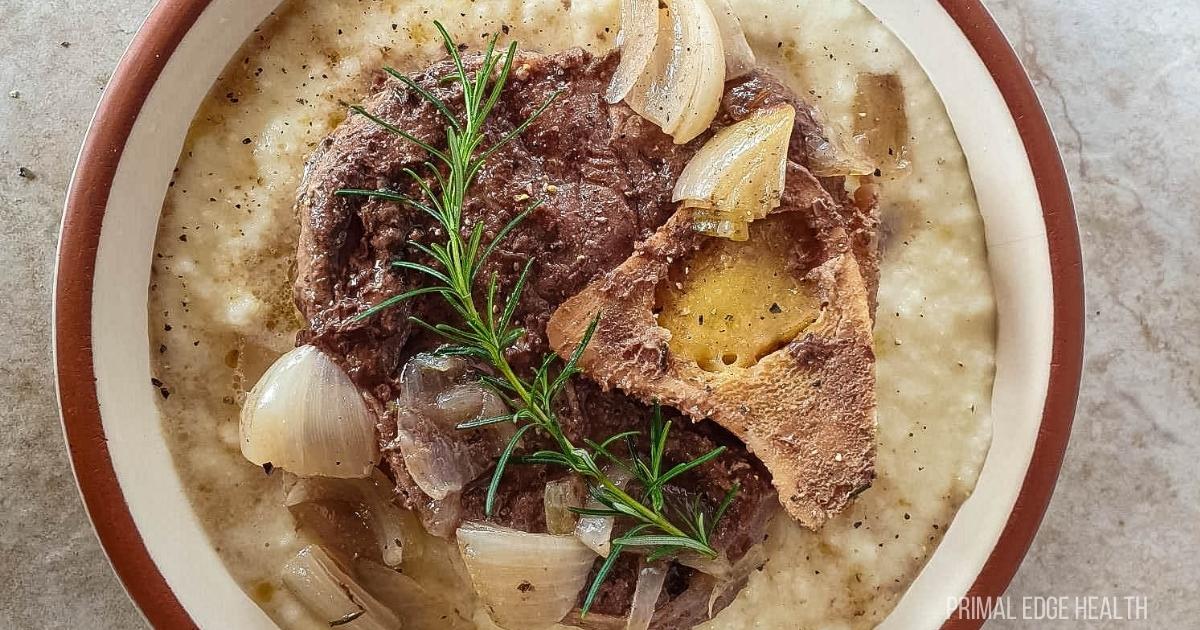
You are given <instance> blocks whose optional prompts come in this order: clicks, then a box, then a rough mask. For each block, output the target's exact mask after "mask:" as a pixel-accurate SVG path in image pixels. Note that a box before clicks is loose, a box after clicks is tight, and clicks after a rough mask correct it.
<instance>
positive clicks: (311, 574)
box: [283, 545, 401, 630]
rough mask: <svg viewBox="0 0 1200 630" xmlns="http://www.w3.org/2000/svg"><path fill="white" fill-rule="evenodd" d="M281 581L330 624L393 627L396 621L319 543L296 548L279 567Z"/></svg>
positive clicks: (378, 629) (356, 629)
mask: <svg viewBox="0 0 1200 630" xmlns="http://www.w3.org/2000/svg"><path fill="white" fill-rule="evenodd" d="M283 584H284V586H286V587H287V588H288V590H289V591H291V592H292V593H293V594H294V595H295V596H296V598H297V599H299V600H300V601H301V602H302V603H303V604H304V605H305V607H307V608H308V609H309V610H311V611H312V613H313V614H314V615H316V616H317V617H318V618H320V619H322V620H323V621H326V622H328V623H329V625H330V626H337V627H339V628H349V629H350V630H395V629H396V628H399V627H401V626H400V620H399V619H398V618H397V617H396V615H395V614H394V613H393V612H392V611H391V610H390V609H389V608H388V607H387V606H384V605H383V604H382V603H380V602H379V600H377V599H375V597H373V596H372V595H371V594H370V593H368V592H367V591H366V589H364V588H363V587H362V586H360V585H359V584H358V583H356V582H355V581H354V579H353V578H352V577H351V576H350V574H349V573H348V572H347V571H346V569H344V568H343V567H342V566H341V565H339V564H338V562H337V561H336V560H335V559H334V558H333V556H331V555H330V554H329V552H327V551H325V549H324V548H322V547H320V546H319V545H309V546H308V547H305V548H304V549H301V550H300V553H298V554H296V557H294V558H292V559H291V560H289V561H288V562H287V564H285V565H284V567H283Z"/></svg>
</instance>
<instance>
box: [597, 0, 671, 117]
mask: <svg viewBox="0 0 1200 630" xmlns="http://www.w3.org/2000/svg"><path fill="white" fill-rule="evenodd" d="M657 42H658V0H621V31H620V32H619V33H617V47H618V48H620V49H621V61H620V63H618V64H617V70H616V72H614V73H613V77H612V80H611V81H610V82H609V84H608V90H607V91H606V92H605V93H604V100H606V101H608V102H609V103H618V102H620V101H621V99H623V98H625V97H626V96H627V95H628V94H629V91H630V90H632V89H633V86H634V84H635V83H637V81H638V77H640V76H641V75H642V71H643V70H645V69H646V65H647V64H648V63H650V57H651V55H653V54H654V45H655V44H656V43H657Z"/></svg>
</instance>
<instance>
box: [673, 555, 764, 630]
mask: <svg viewBox="0 0 1200 630" xmlns="http://www.w3.org/2000/svg"><path fill="white" fill-rule="evenodd" d="M767 560H769V558H768V557H767V550H766V548H765V547H764V546H763V545H762V544H758V545H754V546H753V547H751V548H750V549H748V550H746V553H745V554H744V555H743V556H742V557H741V558H738V561H737V562H730V561H729V558H728V557H727V556H726V555H725V554H724V553H722V554H721V555H720V556H717V557H716V558H706V557H704V556H701V555H700V554H697V553H693V552H685V553H681V554H679V557H678V562H679V564H682V565H684V566H687V567H691V568H693V569H696V570H697V571H700V572H701V573H704V574H706V575H710V576H712V577H713V578H714V579H715V580H716V584H715V585H714V586H713V590H712V594H711V595H709V598H708V616H709V617H712V613H713V609H714V608H715V607H716V605H717V602H719V601H721V598H723V597H726V596H728V595H729V594H730V592H731V591H733V592H735V593H736V591H737V590H739V589H741V588H742V585H744V584H745V583H746V580H747V579H749V577H750V574H751V573H753V572H754V571H756V570H758V568H759V567H761V566H763V565H764V564H766V563H767Z"/></svg>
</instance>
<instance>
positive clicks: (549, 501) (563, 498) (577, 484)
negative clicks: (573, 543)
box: [543, 475, 585, 534]
mask: <svg viewBox="0 0 1200 630" xmlns="http://www.w3.org/2000/svg"><path fill="white" fill-rule="evenodd" d="M584 492H585V489H584V487H583V483H582V482H581V481H580V480H579V478H578V477H576V476H574V475H570V476H567V477H563V478H562V479H558V480H555V481H551V482H550V483H548V484H546V493H545V496H544V499H543V501H544V503H545V508H546V531H548V532H550V533H551V534H571V533H574V531H575V525H576V520H577V519H576V517H575V513H574V512H572V511H571V508H580V507H583V495H584Z"/></svg>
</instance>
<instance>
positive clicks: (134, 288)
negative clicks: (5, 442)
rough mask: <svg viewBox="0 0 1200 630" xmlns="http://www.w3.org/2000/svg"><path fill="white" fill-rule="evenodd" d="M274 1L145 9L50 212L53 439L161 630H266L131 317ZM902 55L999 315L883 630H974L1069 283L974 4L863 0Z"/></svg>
mask: <svg viewBox="0 0 1200 630" xmlns="http://www.w3.org/2000/svg"><path fill="white" fill-rule="evenodd" d="M278 3H279V0H162V1H161V2H159V4H158V5H157V6H156V7H155V8H154V10H153V12H152V13H151V15H150V17H149V18H148V19H147V21H146V23H145V25H144V26H143V27H142V29H141V31H140V32H139V33H138V35H137V37H136V38H135V39H134V41H133V44H132V45H131V46H130V48H129V50H128V52H126V54H125V56H124V58H123V59H122V60H121V63H120V65H119V67H118V68H117V70H116V72H115V74H114V75H113V78H112V82H111V83H110V84H109V87H108V89H106V90H105V96H104V99H103V100H102V102H101V103H100V106H99V109H98V111H97V113H96V117H95V119H94V121H93V122H92V126H91V129H90V131H89V132H88V136H87V140H86V142H85V144H84V147H83V151H82V154H81V155H80V158H79V163H78V166H77V168H76V172H75V177H74V180H73V182H72V185H71V190H70V194H69V197H68V201H67V207H66V214H65V217H64V219H63V226H62V237H61V241H60V246H59V257H58V271H57V283H56V288H55V304H54V331H55V354H56V356H55V360H56V362H57V369H58V392H59V400H60V405H61V409H62V421H63V428H64V431H65V434H66V438H67V444H68V448H69V450H70V455H71V461H72V463H73V465H74V468H75V474H76V478H77V479H78V482H79V488H80V492H81V493H82V495H83V499H84V502H85V504H86V506H87V509H88V512H89V514H90V516H91V519H92V522H93V523H94V525H95V528H96V531H97V533H98V535H99V537H100V541H101V543H102V544H103V546H104V549H105V551H106V552H107V554H108V557H109V559H110V560H111V562H112V564H113V567H114V568H115V570H116V572H117V575H118V576H119V577H120V579H121V582H122V583H123V584H124V585H125V588H126V589H127V590H128V592H129V594H130V596H131V597H132V598H133V600H134V601H135V602H136V603H137V605H138V607H139V608H140V609H141V611H142V612H143V614H144V615H145V616H146V618H147V619H148V620H149V621H150V622H151V623H152V624H153V625H154V626H156V627H160V628H172V629H174V628H188V627H201V628H271V627H274V626H273V624H272V623H271V621H270V620H269V619H268V618H267V617H266V615H265V614H263V613H262V612H261V611H260V610H259V609H258V607H257V606H256V605H255V604H254V603H253V602H252V601H251V600H250V598H249V597H248V596H246V595H245V594H244V593H243V592H242V590H241V589H240V588H238V586H237V584H236V583H235V582H234V581H233V579H232V578H231V577H230V576H229V573H228V571H226V569H225V567H224V566H223V565H222V563H221V561H220V559H219V558H218V556H217V554H216V553H215V551H213V549H212V548H211V546H210V545H209V543H208V540H207V538H206V536H205V535H204V533H203V531H202V530H201V527H200V525H199V523H198V522H197V520H196V518H195V515H194V514H193V512H192V510H191V507H190V505H189V503H188V500H187V498H186V497H185V495H184V489H183V487H182V485H181V483H180V480H179V477H178V476H177V474H176V473H175V471H174V467H173V465H172V462H171V458H170V455H169V453H168V451H167V447H166V444H165V442H164V439H163V436H162V432H161V428H160V423H159V417H158V410H157V406H156V405H155V401H154V398H153V396H154V393H153V390H152V389H151V388H149V387H147V386H146V384H147V383H149V382H150V350H149V347H148V344H149V341H148V337H147V333H146V331H147V312H146V297H147V286H148V284H149V275H150V267H151V257H152V253H153V246H154V236H155V230H156V226H157V220H158V214H159V210H160V208H161V207H162V202H163V197H164V194H165V192H166V189H167V183H168V181H169V178H170V176H171V170H172V167H173V166H174V165H175V163H176V159H177V157H178V155H179V151H180V147H181V146H182V143H183V140H184V137H185V135H186V133H187V130H188V126H189V124H190V122H191V119H192V116H193V113H194V112H195V111H196V110H197V108H198V106H199V105H200V102H201V100H202V99H203V98H204V96H205V95H206V93H207V92H208V90H209V87H210V86H211V85H212V83H213V81H214V79H215V78H216V77H217V75H218V73H219V72H220V71H221V69H222V68H223V67H224V66H225V64H226V62H227V61H228V60H229V59H230V57H231V56H232V55H233V54H234V53H235V52H236V51H237V50H238V48H239V47H240V46H241V44H242V42H243V41H244V40H245V39H246V37H247V36H248V35H249V34H250V33H251V31H252V30H253V29H254V28H255V27H256V26H257V25H258V24H259V23H260V22H261V20H262V19H263V18H264V17H265V16H266V15H267V14H268V13H269V12H270V11H271V10H272V9H274V8H275V6H276V5H277V4H278ZM864 4H866V5H867V7H868V8H869V9H871V10H872V11H873V12H874V13H875V14H876V15H877V16H878V17H879V18H880V19H881V20H882V21H883V22H884V24H886V25H887V26H888V27H890V28H891V29H892V30H893V31H894V32H895V33H896V34H897V35H898V36H899V37H900V39H901V40H902V41H903V42H904V43H905V44H906V45H907V46H908V47H909V48H910V49H911V50H912V52H913V53H914V54H915V56H916V58H917V60H918V61H920V62H921V64H922V65H923V66H924V67H925V69H926V71H927V72H928V74H929V76H930V78H931V79H932V81H933V83H934V85H935V87H936V88H937V89H938V90H939V92H940V93H941V95H942V98H943V100H944V102H945V104H946V107H947V110H948V112H949V114H950V118H951V120H952V121H953V124H954V128H955V130H956V131H957V133H958V136H959V139H960V141H961V143H962V148H963V150H964V152H965V153H966V156H967V160H968V162H969V164H970V166H971V173H972V179H973V180H974V184H975V189H976V192H977V195H978V199H979V203H980V208H981V210H982V213H983V217H984V222H985V225H986V231H987V243H988V248H989V256H990V261H991V266H992V274H993V279H994V282H995V287H996V298H997V303H998V305H999V313H998V315H999V329H998V346H997V371H996V380H995V390H994V395H993V401H994V402H993V410H992V411H993V417H994V437H993V442H992V448H991V451H990V454H989V455H988V457H987V461H986V463H985V465H984V467H983V470H982V472H981V474H980V477H979V483H978V486H977V487H976V489H975V493H974V495H973V496H972V498H971V499H969V500H968V501H967V502H966V503H965V504H964V505H963V507H962V509H961V511H960V512H959V513H958V516H957V517H956V518H955V519H954V521H953V523H952V525H951V526H950V528H949V530H948V531H947V533H946V537H945V539H944V540H943V541H942V543H941V545H940V546H939V547H938V549H937V551H936V552H935V553H934V554H933V556H932V558H931V559H930V561H929V563H928V564H927V565H926V566H925V568H924V570H923V571H922V572H921V574H920V576H919V577H918V578H917V579H916V581H915V582H914V583H913V585H912V587H911V588H910V589H909V590H908V592H907V594H906V595H905V596H904V597H903V599H902V600H901V602H900V604H899V606H898V607H897V608H896V609H895V611H894V612H893V613H892V614H891V616H889V617H888V619H887V620H886V621H885V622H884V624H883V626H882V627H884V628H894V629H903V630H912V629H934V628H938V627H942V628H953V629H964V628H977V627H978V626H979V625H980V623H981V622H980V621H978V620H971V619H963V618H960V617H958V616H957V615H956V613H954V612H953V611H951V609H950V608H951V607H950V606H948V605H947V604H948V602H954V601H957V600H958V598H960V597H963V596H965V595H968V594H969V595H971V596H998V595H1000V594H1001V593H1002V592H1003V591H1004V589H1005V588H1006V587H1007V585H1008V583H1009V581H1010V580H1011V578H1012V576H1013V574H1014V573H1015V571H1016V569H1017V567H1018V565H1019V564H1020V562H1021V559H1022V557H1023V556H1024V554H1025V552H1026V550H1027V549H1028V547H1029V543H1030V541H1031V540H1032V538H1033V535H1034V533H1035V531H1036V530H1037V527H1038V525H1039V523H1040V521H1041V517H1042V513H1043V512H1044V510H1045V508H1046V504H1047V502H1048V501H1049V499H1050V494H1051V491H1052V489H1053V487H1054V484H1055V480H1056V478H1057V475H1058V469H1059V465H1060V463H1061V461H1062V456H1063V451H1064V449H1065V448H1066V444H1067V439H1068V436H1069V432H1070V425H1071V420H1072V415H1073V413H1074V410H1075V399H1076V393H1077V391H1078V385H1079V377H1080V366H1081V356H1082V337H1083V298H1082V272H1081V264H1080V252H1079V242H1078V234H1077V228H1076V225H1075V218H1074V213H1073V211H1072V207H1071V198H1070V191H1069V188H1068V185H1067V180H1066V176H1065V174H1064V172H1063V168H1062V164H1061V161H1060V158H1059V155H1058V151H1057V148H1056V145H1055V142H1054V137H1053V135H1052V134H1051V132H1050V128H1049V125H1048V124H1047V121H1046V117H1045V115H1044V113H1043V111H1042V109H1041V107H1040V106H1039V104H1038V101H1037V97H1036V95H1035V94H1034V91H1033V88H1032V86H1031V85H1030V83H1029V80H1028V79H1027V77H1026V75H1025V73H1024V71H1023V70H1022V68H1021V66H1020V63H1019V62H1018V60H1017V58H1016V56H1015V55H1014V54H1013V51H1012V49H1011V48H1010V47H1009V45H1008V43H1007V42H1006V40H1005V39H1004V37H1003V35H1002V34H1001V33H1000V31H999V30H998V28H997V26H996V24H995V22H994V21H993V20H992V18H991V17H990V16H989V15H988V13H987V12H986V10H985V9H984V8H983V7H982V5H981V4H980V3H979V2H978V0H940V2H939V1H938V0H864Z"/></svg>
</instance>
